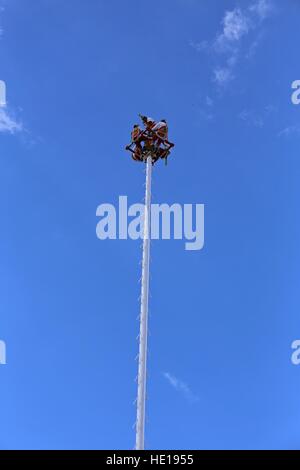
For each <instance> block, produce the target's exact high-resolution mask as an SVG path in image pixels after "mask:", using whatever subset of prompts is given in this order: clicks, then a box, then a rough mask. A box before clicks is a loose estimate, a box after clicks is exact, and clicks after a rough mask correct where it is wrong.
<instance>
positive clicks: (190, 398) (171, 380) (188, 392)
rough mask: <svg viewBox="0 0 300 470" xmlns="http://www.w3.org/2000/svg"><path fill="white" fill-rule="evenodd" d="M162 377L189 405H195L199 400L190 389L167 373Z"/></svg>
mask: <svg viewBox="0 0 300 470" xmlns="http://www.w3.org/2000/svg"><path fill="white" fill-rule="evenodd" d="M163 375H164V377H165V379H166V380H167V381H168V382H169V384H170V385H171V386H172V387H173V388H174V389H175V390H177V392H180V393H182V394H183V395H184V397H185V398H186V400H188V401H189V402H191V403H195V402H197V401H198V400H199V398H198V397H197V396H196V395H195V394H194V393H193V392H192V391H191V389H190V387H189V386H188V385H187V384H186V383H184V382H182V381H181V380H179V379H177V377H175V376H174V375H171V374H170V373H169V372H164V374H163Z"/></svg>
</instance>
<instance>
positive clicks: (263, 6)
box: [249, 0, 273, 20]
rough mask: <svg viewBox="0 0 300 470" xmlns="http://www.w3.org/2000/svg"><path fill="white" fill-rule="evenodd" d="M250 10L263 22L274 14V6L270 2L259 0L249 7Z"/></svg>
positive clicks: (268, 0)
mask: <svg viewBox="0 0 300 470" xmlns="http://www.w3.org/2000/svg"><path fill="white" fill-rule="evenodd" d="M249 10H250V11H251V12H253V13H256V15H257V16H258V17H259V18H260V19H261V20H264V19H265V18H267V17H268V16H269V15H270V14H271V13H272V11H273V5H272V3H271V2H270V0H258V1H257V2H256V3H254V4H253V5H251V6H250V7H249Z"/></svg>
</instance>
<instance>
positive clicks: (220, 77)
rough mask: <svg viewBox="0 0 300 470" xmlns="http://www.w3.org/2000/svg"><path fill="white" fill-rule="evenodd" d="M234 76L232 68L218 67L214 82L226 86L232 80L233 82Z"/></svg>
mask: <svg viewBox="0 0 300 470" xmlns="http://www.w3.org/2000/svg"><path fill="white" fill-rule="evenodd" d="M233 78H234V76H233V74H232V70H231V68H230V67H223V68H221V67H217V68H216V69H215V70H214V79H213V80H214V82H216V83H217V84H218V85H221V86H224V85H226V84H227V83H228V82H230V81H231V80H233Z"/></svg>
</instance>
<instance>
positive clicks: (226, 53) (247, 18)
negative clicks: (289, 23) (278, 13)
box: [190, 0, 273, 87]
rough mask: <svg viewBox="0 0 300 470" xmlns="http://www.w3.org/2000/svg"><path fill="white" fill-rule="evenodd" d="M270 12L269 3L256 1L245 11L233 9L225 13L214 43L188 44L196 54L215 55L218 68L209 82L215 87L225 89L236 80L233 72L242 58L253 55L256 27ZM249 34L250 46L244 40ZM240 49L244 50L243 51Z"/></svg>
mask: <svg viewBox="0 0 300 470" xmlns="http://www.w3.org/2000/svg"><path fill="white" fill-rule="evenodd" d="M272 11H273V5H272V3H271V0H255V1H254V3H252V4H251V5H250V6H249V7H248V8H241V7H235V8H234V9H233V10H228V11H226V12H225V13H224V16H223V18H222V21H221V30H220V31H219V32H218V33H217V34H216V37H215V39H214V40H213V41H211V42H209V41H207V40H203V41H201V42H199V43H197V42H193V41H191V42H190V45H191V46H192V47H193V48H194V49H195V50H196V51H198V52H203V51H207V52H209V53H210V54H212V55H213V56H214V58H215V60H216V61H217V65H215V67H214V70H213V77H212V79H213V81H214V82H215V83H216V84H217V85H218V86H220V87H224V86H225V85H227V84H228V83H229V82H230V81H232V80H233V79H234V78H235V76H236V73H235V69H236V67H237V64H238V63H239V62H240V59H241V57H242V56H244V57H246V58H250V57H252V56H253V55H254V53H255V51H256V49H257V47H258V45H259V42H260V38H261V31H260V30H258V28H260V26H261V23H262V22H263V21H264V20H265V19H266V18H267V17H268V16H270V14H271V13H272ZM250 33H252V36H251V38H250V39H251V44H250V45H249V43H248V41H246V38H247V37H248V36H249V35H250ZM253 33H254V34H255V36H254V38H253ZM244 42H245V44H244ZM247 43H248V44H247ZM243 46H245V47H246V50H243V49H242V47H243ZM247 48H248V51H247Z"/></svg>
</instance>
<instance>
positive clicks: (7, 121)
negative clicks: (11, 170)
mask: <svg viewBox="0 0 300 470" xmlns="http://www.w3.org/2000/svg"><path fill="white" fill-rule="evenodd" d="M3 11H4V8H3V6H1V5H0V14H1V13H2V12H3ZM2 33H3V30H2V28H1V26H0V36H1V35H2ZM0 78H1V77H0ZM1 85H2V87H1V92H3V93H4V94H5V95H6V86H5V84H4V82H2V83H1ZM1 98H2V99H1V100H0V101H1V104H0V133H9V134H16V133H17V132H21V131H22V130H23V124H22V123H21V122H18V121H17V120H16V119H15V117H14V116H13V114H12V112H11V111H8V108H7V105H6V104H5V103H6V96H4V97H1ZM2 101H3V102H2Z"/></svg>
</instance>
